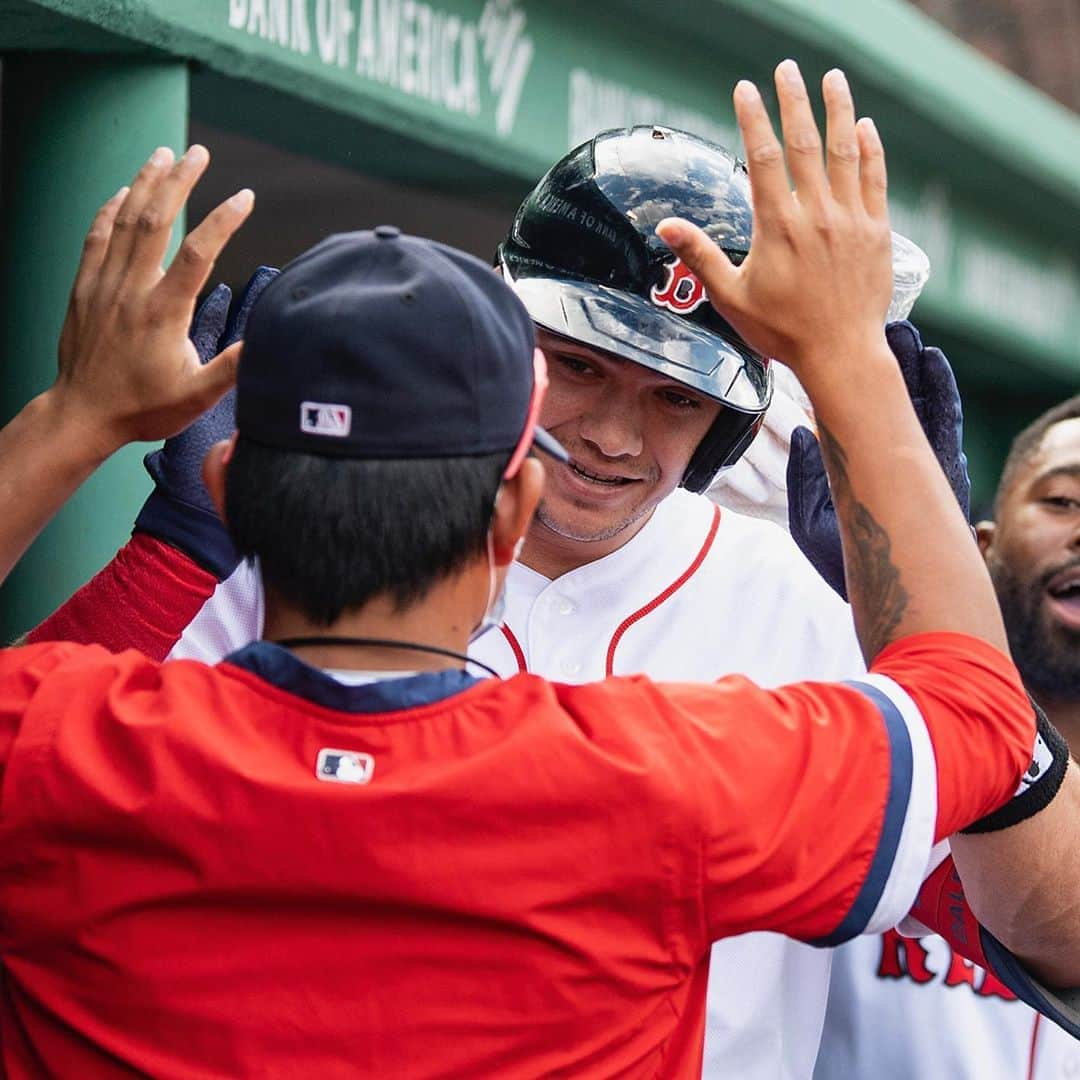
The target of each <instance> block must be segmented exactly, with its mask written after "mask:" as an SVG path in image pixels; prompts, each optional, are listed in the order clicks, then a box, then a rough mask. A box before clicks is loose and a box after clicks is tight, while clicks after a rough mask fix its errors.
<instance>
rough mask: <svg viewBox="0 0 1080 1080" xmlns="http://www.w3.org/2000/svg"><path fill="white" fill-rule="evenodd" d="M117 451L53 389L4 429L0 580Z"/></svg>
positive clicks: (1, 442)
mask: <svg viewBox="0 0 1080 1080" xmlns="http://www.w3.org/2000/svg"><path fill="white" fill-rule="evenodd" d="M112 449H114V447H112V446H111V445H106V444H105V442H104V437H103V433H102V432H101V431H93V430H92V429H90V428H88V427H87V426H86V425H84V424H82V423H80V422H79V420H78V419H77V418H76V417H74V416H72V415H71V414H70V412H69V411H66V410H65V409H64V407H63V403H62V401H61V400H60V398H59V396H58V395H57V393H56V392H55V391H54V390H47V391H46V392H45V393H43V394H39V395H38V396H37V397H36V398H34V399H32V400H31V401H30V402H29V403H28V404H27V405H25V406H24V407H23V409H22V410H21V411H20V412H19V414H18V415H17V416H16V417H15V418H14V419H13V420H12V421H11V422H10V423H9V424H7V425H6V426H5V427H4V428H3V429H2V430H0V507H2V513H0V582H3V581H4V580H5V579H6V578H7V576H8V574H9V573H10V572H11V569H12V567H13V566H14V565H15V564H16V563H17V562H18V561H19V559H20V557H21V556H22V554H23V552H25V551H26V549H27V548H28V547H29V546H30V545H31V543H33V541H34V539H35V538H36V537H37V535H38V533H40V532H41V530H42V529H43V528H44V527H45V526H46V525H47V524H48V523H49V521H50V520H51V519H52V517H53V515H55V513H56V512H57V510H59V509H60V507H61V506H62V505H63V504H64V502H65V501H66V500H67V499H68V497H69V496H70V495H71V494H72V493H73V492H74V491H75V490H76V489H77V488H78V487H79V485H80V484H82V482H83V481H84V480H85V479H86V478H87V477H88V476H89V475H90V474H91V473H92V472H93V471H94V470H95V469H96V468H97V467H98V465H100V464H101V463H102V462H103V461H104V460H105V458H107V457H108V456H109V453H110V452H111V451H112Z"/></svg>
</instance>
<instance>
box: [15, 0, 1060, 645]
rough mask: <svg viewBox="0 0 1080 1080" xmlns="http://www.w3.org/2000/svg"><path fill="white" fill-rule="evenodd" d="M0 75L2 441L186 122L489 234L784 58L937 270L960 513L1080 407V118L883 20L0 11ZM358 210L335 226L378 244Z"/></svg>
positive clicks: (719, 118) (781, 0)
mask: <svg viewBox="0 0 1080 1080" xmlns="http://www.w3.org/2000/svg"><path fill="white" fill-rule="evenodd" d="M0 54H2V65H3V66H2V71H3V84H2V104H3V115H2V121H0V158H2V166H3V180H4V187H3V219H4V232H3V238H4V258H3V262H2V268H0V294H2V296H3V305H4V306H3V323H2V325H3V335H4V337H3V356H4V360H5V364H6V371H5V376H4V380H3V384H2V395H3V398H2V410H0V411H2V414H3V415H2V417H0V420H6V419H7V418H8V417H10V415H12V414H13V413H14V411H15V410H16V409H17V408H18V407H19V406H20V405H21V404H22V402H23V401H24V400H25V399H26V398H27V396H29V395H30V394H32V393H34V392H36V391H38V390H41V389H44V388H45V387H46V386H47V385H48V383H49V382H50V381H51V377H52V371H53V368H54V364H55V359H54V357H55V341H56V335H57V331H58V329H59V326H60V323H61V321H62V318H63V310H64V303H65V298H66V289H67V283H68V281H69V280H70V277H71V273H72V271H73V268H74V265H75V262H76V260H77V257H78V250H79V243H80V240H81V236H82V233H83V231H84V229H85V227H86V225H87V224H88V223H89V220H90V217H91V216H92V213H93V210H94V209H95V208H96V206H97V205H99V204H100V203H101V202H103V201H104V200H105V199H106V198H107V197H108V196H109V195H110V194H112V192H113V191H115V189H116V188H117V187H119V185H120V184H121V183H123V182H125V181H126V180H127V179H128V177H130V175H131V174H132V173H133V172H134V171H135V169H136V168H137V167H138V165H139V164H140V163H141V161H142V160H143V159H144V158H145V157H146V156H147V155H148V154H149V152H150V151H151V150H152V149H153V147H154V146H155V145H157V144H158V143H161V142H165V143H168V144H170V145H172V146H174V147H175V148H178V149H179V148H180V147H181V146H182V145H183V144H184V142H185V140H186V137H187V128H188V122H189V119H190V121H191V122H192V123H194V124H197V125H209V126H210V127H211V128H212V129H213V130H217V131H222V132H233V133H236V134H237V135H239V136H244V137H247V138H250V139H255V140H260V141H262V142H264V143H269V144H273V145H274V146H276V147H279V148H281V149H282V150H284V151H288V152H290V153H291V154H293V155H304V156H306V157H307V158H310V159H314V160H317V161H319V162H323V163H328V164H330V165H333V166H338V167H341V166H343V167H345V168H346V169H349V170H355V171H356V172H358V173H362V174H365V175H366V176H370V177H374V178H377V179H378V180H380V181H383V182H387V183H389V184H391V185H401V186H402V188H405V187H408V188H410V189H419V190H430V191H438V192H440V193H443V194H444V195H445V194H450V195H454V196H456V197H458V198H459V199H461V200H467V201H468V202H470V203H474V204H476V205H477V206H481V207H486V208H488V209H489V210H490V211H491V212H492V213H497V214H501V215H505V216H506V217H508V216H509V212H510V210H511V209H512V207H513V204H514V202H515V200H516V199H517V198H519V197H520V195H521V194H522V193H523V192H524V191H525V190H526V189H527V188H528V187H529V186H530V185H531V183H532V182H533V181H535V179H536V178H537V177H538V176H539V175H540V174H541V173H542V172H543V170H544V169H545V168H546V167H547V166H548V165H550V164H551V162H552V161H554V160H555V159H556V158H557V157H559V156H560V155H561V154H562V153H563V152H564V151H565V150H566V149H567V148H568V147H570V146H571V145H574V144H575V143H577V142H579V141H581V140H583V139H585V138H587V137H588V136H589V135H591V134H592V133H593V132H595V131H596V130H598V129H600V128H603V127H610V126H615V125H620V124H626V123H634V122H639V123H646V122H654V121H658V122H663V123H668V124H672V125H675V126H681V127H685V128H688V129H691V130H695V131H698V132H700V133H702V134H705V135H709V136H712V137H713V138H715V139H717V140H719V141H722V142H727V143H734V132H733V117H732V112H731V106H730V89H731V86H732V84H733V83H734V81H735V79H736V78H738V77H742V76H747V77H750V78H753V79H755V80H756V81H758V83H759V85H761V86H762V87H763V88H767V87H768V86H769V84H770V78H769V76H770V72H771V69H772V67H773V66H774V64H775V63H776V62H777V61H778V60H779V59H782V58H783V57H784V56H789V55H790V56H794V57H795V58H797V59H798V60H799V61H800V63H801V64H802V65H803V68H804V70H805V71H806V72H807V73H808V75H810V76H812V77H816V76H819V75H820V74H821V73H823V72H824V71H825V70H826V69H827V68H828V67H831V66H833V65H834V64H839V65H841V66H843V67H844V69H845V70H846V71H847V73H848V76H849V78H850V79H851V81H852V83H853V85H854V88H855V92H856V95H857V100H858V102H859V107H860V110H861V111H863V112H866V113H869V114H871V115H873V116H874V118H875V120H876V121H877V123H878V126H879V128H880V129H881V131H882V134H883V136H884V138H885V142H886V147H887V148H888V150H889V162H890V179H891V192H892V207H893V216H894V222H895V227H896V228H897V229H899V230H900V231H902V232H905V233H907V234H908V235H909V236H911V237H912V238H914V239H915V240H916V241H917V242H918V243H919V244H920V245H921V246H922V247H923V248H924V249H925V250H926V251H927V252H928V254H929V255H930V258H931V261H932V264H933V275H932V277H931V280H930V284H929V285H928V287H927V289H926V291H925V293H924V294H923V298H922V300H920V302H919V305H918V307H917V308H916V311H915V319H916V321H917V322H918V323H919V325H920V326H921V327H922V328H923V331H924V336H925V337H926V338H928V339H929V340H932V341H935V342H938V343H941V344H942V345H944V347H945V348H946V350H947V352H948V353H949V355H950V358H951V359H952V360H953V363H954V366H955V367H956V369H957V371H958V376H959V379H960V382H961V387H962V389H963V391H964V394H965V402H966V406H967V413H968V431H967V447H968V452H969V456H970V457H971V459H972V467H973V474H974V477H975V481H976V492H977V498H978V501H981V502H983V503H985V500H986V499H987V497H988V495H989V492H990V491H991V490H992V487H993V483H994V480H995V479H996V474H997V469H998V466H999V464H1000V460H1001V457H1002V454H1003V452H1004V448H1005V446H1006V445H1007V443H1008V440H1009V438H1011V436H1012V434H1013V433H1014V432H1015V431H1016V430H1017V428H1018V427H1019V426H1020V425H1021V424H1022V423H1024V422H1025V421H1027V420H1028V419H1030V418H1031V417H1032V416H1033V415H1034V414H1035V413H1036V412H1038V411H1039V410H1041V409H1042V408H1045V407H1047V406H1048V405H1049V404H1052V403H1053V402H1054V401H1056V400H1059V399H1060V398H1062V397H1065V396H1066V395H1068V394H1071V393H1075V392H1076V391H1077V390H1078V389H1080V348H1078V347H1077V341H1078V340H1080V225H1078V223H1080V168H1078V166H1080V121H1078V119H1077V117H1076V115H1075V114H1073V113H1070V112H1069V111H1068V110H1065V109H1064V108H1062V107H1060V106H1058V105H1056V104H1054V103H1053V102H1051V101H1049V100H1048V99H1047V98H1045V97H1043V96H1042V95H1040V94H1039V93H1037V92H1036V91H1034V90H1032V89H1031V88H1030V87H1028V86H1027V85H1026V84H1024V83H1022V82H1021V81H1019V80H1017V79H1015V78H1013V77H1012V76H1010V75H1008V74H1007V73H1005V72H1003V71H1001V70H1000V69H997V68H995V67H993V66H992V65H990V64H989V63H987V62H986V61H984V60H982V59H981V58H979V57H978V56H977V55H976V54H975V53H973V52H972V51H971V50H969V49H968V48H966V47H965V46H963V45H962V44H960V43H959V42H957V41H956V40H955V39H953V38H952V37H951V36H950V35H948V34H947V33H946V32H945V31H944V30H942V29H940V28H939V27H938V26H936V25H935V24H933V23H931V22H930V21H929V20H927V19H925V18H924V17H923V16H921V15H920V14H919V13H918V12H916V11H915V10H913V9H911V8H909V7H908V6H907V5H905V4H903V3H901V2H899V0H771V2H770V0H682V2H681V3H676V4H659V3H656V2H655V0H608V2H607V3H604V4H592V5H580V4H576V3H571V2H569V0H36V2H31V0H0ZM259 179H260V178H259V177H258V176H245V177H243V178H242V180H241V182H242V183H245V184H250V185H251V186H253V187H254V188H255V189H256V192H258V190H259ZM306 195H307V197H309V198H310V199H312V200H317V199H318V198H319V193H318V191H311V192H308V193H306ZM295 207H296V211H295V212H297V213H301V214H302V213H303V212H304V211H303V208H304V198H298V199H297V202H296V204H295ZM357 213H359V214H360V215H361V216H362V209H360V210H357V209H356V208H353V214H354V216H353V217H352V218H351V219H350V220H349V221H348V222H347V225H348V226H349V227H355V226H356V225H359V224H370V223H371V222H366V221H363V220H359V221H358V220H357V219H356V216H355V215H356V214H357ZM270 227H271V228H272V227H273V226H272V225H271V226H270ZM485 253H486V252H485ZM144 449H145V448H131V449H130V450H129V451H128V452H127V453H126V454H124V455H121V456H120V457H119V458H118V459H117V460H116V461H114V462H112V463H110V464H109V465H108V466H106V468H105V469H104V470H103V471H102V472H101V473H100V474H99V475H98V476H97V477H96V478H95V480H94V481H93V482H92V485H91V486H89V487H88V488H87V489H86V490H85V491H84V492H83V493H82V494H81V495H80V496H79V497H78V498H77V499H76V501H75V502H73V503H72V504H71V505H70V506H69V507H68V508H66V510H65V511H64V512H63V513H62V514H61V516H60V517H59V518H58V520H57V521H56V522H55V523H54V524H53V526H51V527H50V529H49V530H48V531H47V532H46V533H45V535H44V536H43V537H42V539H41V540H40V541H39V542H38V544H36V545H35V547H34V549H33V550H32V551H31V553H30V555H29V556H28V557H27V559H26V560H24V563H23V565H22V566H21V567H20V568H19V570H18V571H17V572H16V574H15V575H14V576H13V577H12V579H11V580H10V581H9V583H8V584H7V585H6V586H5V587H4V591H3V597H2V604H0V609H2V610H0V616H2V618H0V630H2V632H3V633H4V634H6V635H10V634H13V633H15V632H17V631H18V630H20V629H22V628H25V627H26V626H27V625H29V624H31V623H32V622H33V621H35V620H36V619H37V618H39V617H40V616H41V615H42V614H44V613H45V612H46V611H47V610H49V609H50V608H51V607H52V606H53V605H54V604H55V603H56V602H58V601H59V600H60V599H62V598H63V597H64V596H66V595H67V594H68V593H69V592H70V591H71V590H72V588H74V587H75V586H76V585H77V584H79V583H80V582H82V581H83V580H85V579H86V578H87V577H88V576H89V575H90V574H91V573H92V572H93V571H94V570H95V569H96V568H97V567H98V566H100V565H101V564H102V563H103V562H104V561H105V560H106V559H107V558H108V557H109V556H110V555H111V553H112V552H113V551H114V550H115V548H116V547H117V546H118V545H119V544H120V543H122V541H123V539H124V537H125V536H126V533H127V529H128V527H129V525H130V521H131V518H132V515H133V513H134V510H135V509H136V508H137V506H138V504H139V502H140V501H141V499H142V498H143V496H144V494H145V492H146V490H147V487H148V482H147V481H146V479H145V478H144V475H143V473H142V471H141V467H140V465H139V457H140V456H141V453H142V451H143V450H144Z"/></svg>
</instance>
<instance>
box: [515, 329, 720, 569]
mask: <svg viewBox="0 0 1080 1080" xmlns="http://www.w3.org/2000/svg"><path fill="white" fill-rule="evenodd" d="M538 341H539V344H540V347H541V348H542V349H543V350H544V353H545V354H546V356H547V361H548V376H549V378H550V386H549V388H548V393H547V397H546V398H545V400H544V407H543V410H542V414H541V417H540V422H541V423H542V424H543V425H544V427H545V428H547V430H548V431H550V432H551V434H552V435H554V436H555V438H557V439H558V440H559V442H561V443H562V445H563V446H564V447H566V449H567V451H568V453H569V454H570V458H571V461H570V464H568V465H563V464H560V463H558V462H554V461H551V460H548V459H546V458H545V460H544V465H545V468H546V471H547V485H546V487H545V489H544V498H543V501H542V503H541V504H540V509H539V511H538V514H537V523H536V524H534V525H533V530H532V532H533V534H534V536H533V537H532V538H533V539H535V540H538V541H539V542H540V543H541V544H542V545H543V546H544V547H548V548H550V547H552V546H553V545H554V546H555V547H559V548H561V549H562V557H563V559H564V560H565V559H568V560H569V563H570V565H573V564H574V563H575V562H576V564H581V563H585V562H589V561H591V560H593V559H596V558H599V557H601V556H602V555H605V554H607V553H608V552H610V551H614V550H615V549H616V548H618V547H621V546H622V544H624V543H625V542H626V541H627V540H629V539H630V537H631V536H633V535H634V534H635V533H636V532H637V530H638V529H639V528H640V527H641V526H642V525H644V523H645V521H647V520H648V515H649V513H650V512H651V511H652V510H653V508H654V507H655V506H656V505H657V504H658V503H659V502H660V501H661V500H662V499H664V498H665V497H666V496H668V495H670V494H671V492H672V491H674V490H675V488H676V487H677V486H678V484H679V481H680V480H681V479H682V476H683V473H684V472H685V470H686V466H687V464H688V463H689V461H690V458H691V456H692V455H693V453H694V451H695V450H696V449H697V446H698V443H700V442H701V440H702V438H703V437H704V435H705V433H706V432H707V431H708V429H709V427H710V426H711V425H712V422H713V420H714V419H715V418H716V416H717V414H718V412H719V411H720V405H718V404H717V403H716V402H715V401H712V400H710V399H709V398H707V397H705V396H704V395H702V394H698V393H696V392H695V391H693V390H691V389H690V388H688V387H686V386H684V385H682V384H681V383H678V382H675V381H673V380H672V379H668V378H665V377H664V376H663V375H661V374H659V373H657V372H655V371H651V370H649V369H648V368H645V367H642V366H641V365H639V364H635V363H632V362H630V361H628V360H621V359H619V358H617V357H614V356H611V355H609V354H607V353H602V352H599V351H597V350H595V349H590V348H589V347H587V346H584V345H580V344H578V343H576V342H572V341H567V340H565V339H563V338H560V337H556V336H555V335H553V334H549V333H546V332H545V331H543V330H540V331H538ZM542 532H546V533H547V534H549V535H547V536H546V537H541V536H536V535H535V534H537V533H542ZM526 561H529V560H528V558H527V559H526ZM564 568H568V566H567V567H564Z"/></svg>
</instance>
